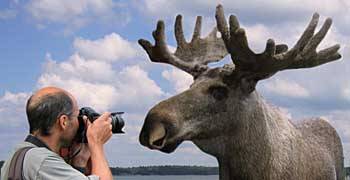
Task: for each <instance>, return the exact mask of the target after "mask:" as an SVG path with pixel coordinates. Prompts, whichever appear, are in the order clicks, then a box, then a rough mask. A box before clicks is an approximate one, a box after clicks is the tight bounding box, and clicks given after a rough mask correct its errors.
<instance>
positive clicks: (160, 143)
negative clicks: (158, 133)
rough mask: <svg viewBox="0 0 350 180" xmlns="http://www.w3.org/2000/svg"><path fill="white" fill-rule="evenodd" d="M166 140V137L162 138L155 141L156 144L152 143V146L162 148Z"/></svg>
mask: <svg viewBox="0 0 350 180" xmlns="http://www.w3.org/2000/svg"><path fill="white" fill-rule="evenodd" d="M164 140H165V135H164V137H162V138H160V139H158V140H156V141H154V142H153V143H152V145H153V146H157V147H161V146H162V145H163V142H164Z"/></svg>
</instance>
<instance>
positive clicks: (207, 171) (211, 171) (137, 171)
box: [0, 161, 219, 176]
mask: <svg viewBox="0 0 350 180" xmlns="http://www.w3.org/2000/svg"><path fill="white" fill-rule="evenodd" d="M3 164H4V161H0V168H1V167H2V165H3ZM111 171H112V174H113V175H130V176H132V175H217V174H219V168H218V167H205V166H141V167H131V168H121V167H111Z"/></svg>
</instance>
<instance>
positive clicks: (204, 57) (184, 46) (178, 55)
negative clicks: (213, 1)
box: [138, 15, 228, 78]
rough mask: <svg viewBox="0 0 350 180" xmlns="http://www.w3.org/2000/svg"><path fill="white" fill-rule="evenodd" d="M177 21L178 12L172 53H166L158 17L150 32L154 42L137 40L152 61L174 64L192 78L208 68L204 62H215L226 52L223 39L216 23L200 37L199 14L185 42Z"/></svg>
mask: <svg viewBox="0 0 350 180" xmlns="http://www.w3.org/2000/svg"><path fill="white" fill-rule="evenodd" d="M181 21H182V17H181V15H178V16H177V17H176V21H175V38H176V41H177V44H178V46H177V49H176V51H175V53H170V51H169V49H168V47H167V44H166V40H165V39H166V38H165V34H164V22H163V21H158V23H157V29H156V30H155V31H153V33H152V35H153V38H154V39H155V45H154V46H153V45H152V44H151V43H150V42H149V41H147V40H144V39H140V40H139V41H138V42H139V44H140V45H141V46H142V47H143V49H145V50H146V52H147V54H148V56H149V58H150V59H151V61H152V62H159V63H167V64H171V65H174V66H175V67H178V68H180V69H182V70H183V71H185V72H188V73H189V74H191V75H192V76H193V77H194V78H196V77H198V76H199V75H200V74H201V73H202V72H204V71H205V70H207V69H208V66H207V64H208V63H210V62H217V61H219V60H221V59H223V58H224V57H225V56H226V55H227V54H228V53H227V50H226V47H225V44H224V42H223V40H222V39H221V38H218V37H217V35H216V34H217V29H216V27H215V28H214V29H213V30H212V32H211V33H210V34H209V35H208V36H207V37H206V38H204V39H201V38H200V35H201V24H202V17H200V16H198V17H197V20H196V25H195V28H194V32H193V36H192V40H191V42H189V43H187V42H186V40H185V37H184V34H183V29H182V22H181Z"/></svg>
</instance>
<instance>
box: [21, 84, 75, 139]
mask: <svg viewBox="0 0 350 180" xmlns="http://www.w3.org/2000/svg"><path fill="white" fill-rule="evenodd" d="M75 104H76V102H75V99H74V97H73V96H72V95H71V94H70V93H68V92H67V91H65V90H63V89H60V88H57V87H45V88H42V89H39V90H38V91H37V92H35V93H34V94H33V95H32V96H31V97H30V98H29V100H28V102H27V107H26V111H27V118H28V122H29V129H30V130H29V131H30V133H33V132H34V131H39V133H40V134H41V135H50V129H51V128H52V127H53V125H54V124H55V122H56V121H57V119H58V118H59V117H60V116H61V115H67V116H71V115H72V113H73V107H74V105H75Z"/></svg>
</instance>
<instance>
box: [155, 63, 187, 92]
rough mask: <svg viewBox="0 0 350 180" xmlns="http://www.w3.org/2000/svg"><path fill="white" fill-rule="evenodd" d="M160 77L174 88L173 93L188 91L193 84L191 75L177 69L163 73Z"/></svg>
mask: <svg viewBox="0 0 350 180" xmlns="http://www.w3.org/2000/svg"><path fill="white" fill-rule="evenodd" d="M162 76H163V77H164V78H165V79H166V80H168V81H170V83H171V84H172V85H173V86H174V90H175V93H180V92H182V91H184V90H186V89H189V87H190V85H191V84H192V83H193V77H192V76H191V75H189V74H188V73H186V72H184V71H181V70H179V69H177V68H172V69H171V70H165V71H163V72H162Z"/></svg>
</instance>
